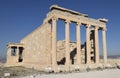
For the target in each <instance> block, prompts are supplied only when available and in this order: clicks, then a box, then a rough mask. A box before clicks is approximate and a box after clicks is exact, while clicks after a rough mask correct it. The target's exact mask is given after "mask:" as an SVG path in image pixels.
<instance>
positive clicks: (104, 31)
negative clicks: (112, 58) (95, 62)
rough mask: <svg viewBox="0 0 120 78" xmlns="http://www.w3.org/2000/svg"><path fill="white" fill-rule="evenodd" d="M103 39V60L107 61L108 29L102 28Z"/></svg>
mask: <svg viewBox="0 0 120 78" xmlns="http://www.w3.org/2000/svg"><path fill="white" fill-rule="evenodd" d="M102 39H103V61H104V63H105V64H106V63H107V47H106V29H103V30H102Z"/></svg>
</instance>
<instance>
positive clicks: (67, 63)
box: [65, 20, 70, 66]
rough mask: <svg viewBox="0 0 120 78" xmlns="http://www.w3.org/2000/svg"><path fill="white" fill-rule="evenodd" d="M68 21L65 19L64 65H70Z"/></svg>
mask: <svg viewBox="0 0 120 78" xmlns="http://www.w3.org/2000/svg"><path fill="white" fill-rule="evenodd" d="M69 24H70V21H69V20H66V21H65V41H66V45H65V46H66V52H65V54H66V63H65V64H66V66H69V65H70V31H69V30H70V28H69Z"/></svg>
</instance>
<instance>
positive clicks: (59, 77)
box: [18, 69, 120, 78]
mask: <svg viewBox="0 0 120 78" xmlns="http://www.w3.org/2000/svg"><path fill="white" fill-rule="evenodd" d="M18 78H120V70H119V69H106V70H102V71H90V72H73V73H68V74H63V73H62V74H60V73H59V74H49V75H46V74H42V75H40V74H39V75H31V76H26V77H18Z"/></svg>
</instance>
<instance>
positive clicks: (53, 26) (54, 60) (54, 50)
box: [52, 17, 57, 71]
mask: <svg viewBox="0 0 120 78" xmlns="http://www.w3.org/2000/svg"><path fill="white" fill-rule="evenodd" d="M56 21H57V18H56V17H53V18H52V69H53V70H54V71H56V68H57V60H56V59H57V58H56V51H57V47H56V46H57V45H56V42H57V39H56V29H57V26H56Z"/></svg>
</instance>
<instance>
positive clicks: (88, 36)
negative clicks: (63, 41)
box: [86, 25, 91, 64]
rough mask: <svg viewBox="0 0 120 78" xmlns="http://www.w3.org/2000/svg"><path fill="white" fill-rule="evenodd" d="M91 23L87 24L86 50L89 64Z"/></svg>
mask: <svg viewBox="0 0 120 78" xmlns="http://www.w3.org/2000/svg"><path fill="white" fill-rule="evenodd" d="M90 48H91V47H90V25H86V52H87V62H86V63H87V64H90V63H91V58H90V57H91V56H90V51H91V49H90Z"/></svg>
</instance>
